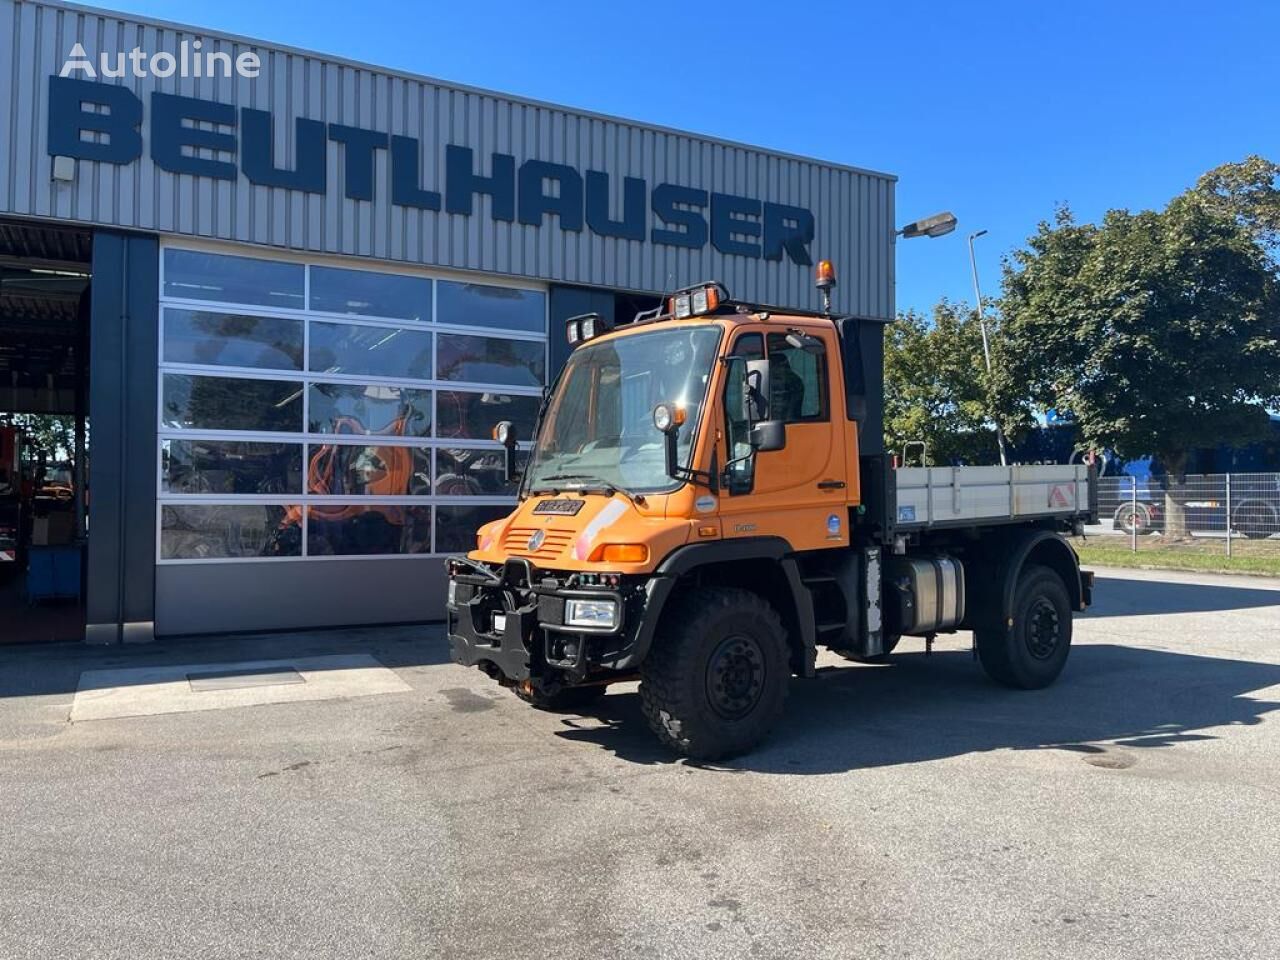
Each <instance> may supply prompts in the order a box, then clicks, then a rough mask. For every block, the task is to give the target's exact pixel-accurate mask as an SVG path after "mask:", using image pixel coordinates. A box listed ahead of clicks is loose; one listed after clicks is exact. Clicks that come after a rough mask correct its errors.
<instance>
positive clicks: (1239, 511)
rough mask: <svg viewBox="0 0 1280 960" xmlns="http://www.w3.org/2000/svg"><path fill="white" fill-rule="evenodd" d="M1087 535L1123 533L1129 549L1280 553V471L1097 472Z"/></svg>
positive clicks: (1119, 534)
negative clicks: (1176, 477) (1093, 522)
mask: <svg viewBox="0 0 1280 960" xmlns="http://www.w3.org/2000/svg"><path fill="white" fill-rule="evenodd" d="M1086 535H1088V536H1106V537H1112V536H1115V537H1125V538H1126V539H1127V541H1128V544H1129V546H1130V549H1132V550H1134V551H1138V550H1143V549H1183V550H1191V551H1196V552H1200V553H1218V552H1221V553H1225V554H1226V555H1227V556H1228V557H1230V556H1233V555H1235V554H1237V553H1259V552H1261V553H1266V554H1267V555H1268V556H1280V473H1213V474H1199V475H1194V476H1187V477H1186V478H1185V480H1184V482H1183V483H1182V484H1176V483H1174V482H1173V481H1172V480H1170V479H1169V478H1166V477H1146V478H1144V477H1101V478H1099V480H1098V524H1097V526H1093V527H1089V528H1088V529H1087V530H1086Z"/></svg>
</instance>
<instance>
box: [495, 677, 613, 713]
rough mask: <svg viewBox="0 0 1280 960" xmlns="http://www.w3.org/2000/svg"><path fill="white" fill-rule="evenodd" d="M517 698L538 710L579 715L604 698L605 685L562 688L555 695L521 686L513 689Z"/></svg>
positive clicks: (517, 685)
mask: <svg viewBox="0 0 1280 960" xmlns="http://www.w3.org/2000/svg"><path fill="white" fill-rule="evenodd" d="M511 689H512V690H514V691H515V694H516V696H517V697H519V698H520V699H521V700H523V701H524V702H525V703H527V704H529V705H530V706H533V707H535V708H536V709H538V710H546V711H548V712H550V713H577V712H579V711H581V710H585V709H586V708H588V707H590V706H591V705H592V704H594V703H596V702H597V701H598V700H599V699H600V698H601V697H603V696H604V692H605V685H604V684H603V683H597V684H593V685H591V686H586V687H561V688H560V689H559V690H557V691H556V692H555V693H544V692H543V691H542V690H539V689H537V688H536V687H530V688H528V689H525V688H524V687H521V686H520V685H519V684H516V685H515V686H514V687H512V688H511Z"/></svg>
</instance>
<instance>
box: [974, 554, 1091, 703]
mask: <svg viewBox="0 0 1280 960" xmlns="http://www.w3.org/2000/svg"><path fill="white" fill-rule="evenodd" d="M976 639H977V645H978V659H979V660H980V661H982V668H983V669H984V670H986V672H987V676H989V677H990V678H991V679H992V680H995V681H996V682H997V683H1003V684H1004V685H1005V686H1009V687H1018V688H1020V689H1023V690H1038V689H1040V688H1041V687H1047V686H1048V685H1049V684H1051V683H1053V681H1054V680H1056V679H1057V678H1058V674H1060V673H1061V672H1062V668H1063V667H1064V666H1065V665H1066V663H1067V655H1068V654H1069V653H1070V652H1071V601H1070V598H1069V597H1068V596H1067V587H1066V584H1064V583H1063V582H1062V578H1061V577H1060V576H1058V574H1057V573H1055V572H1054V571H1053V570H1051V569H1049V568H1048V567H1042V566H1039V565H1037V564H1028V565H1027V566H1026V567H1025V568H1023V570H1022V573H1021V575H1020V576H1019V577H1018V585H1017V587H1016V588H1015V589H1014V592H1013V626H1012V627H1011V628H1009V629H1005V628H1004V626H1003V625H1000V626H994V625H993V626H989V627H984V628H981V629H979V630H978V631H977V635H976Z"/></svg>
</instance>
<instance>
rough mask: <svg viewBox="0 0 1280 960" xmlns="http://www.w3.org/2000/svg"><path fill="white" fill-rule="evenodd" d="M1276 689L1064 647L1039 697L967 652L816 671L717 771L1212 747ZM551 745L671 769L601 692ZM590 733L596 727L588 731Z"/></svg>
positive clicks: (1186, 658) (1254, 671)
mask: <svg viewBox="0 0 1280 960" xmlns="http://www.w3.org/2000/svg"><path fill="white" fill-rule="evenodd" d="M1278 684H1280V664H1265V663H1254V662H1250V661H1245V660H1224V659H1218V658H1214V657H1199V656H1190V655H1186V654H1178V653H1167V652H1163V651H1158V650H1143V649H1137V648H1133V647H1121V646H1113V645H1109V644H1090V645H1083V646H1079V647H1076V648H1075V649H1074V650H1072V652H1071V660H1070V662H1069V663H1068V665H1067V669H1066V672H1065V673H1064V674H1063V675H1062V677H1061V679H1060V680H1059V681H1058V683H1057V684H1056V685H1054V686H1053V687H1050V688H1049V689H1047V690H1038V691H1026V690H1009V689H1006V688H1004V687H1000V686H997V685H995V684H994V683H992V682H991V681H989V680H988V679H987V678H986V677H985V675H984V674H983V673H982V670H981V668H980V667H979V666H978V664H976V663H974V662H973V659H972V656H971V655H970V654H969V653H968V652H967V651H947V652H939V653H934V654H932V655H930V656H926V655H925V654H924V653H918V654H913V653H908V654H902V655H900V656H898V657H896V658H895V659H894V661H893V662H892V663H890V664H888V665H884V666H854V665H851V666H848V667H836V668H830V669H826V670H823V671H820V672H819V674H818V677H817V678H816V679H814V680H793V681H792V685H791V695H790V697H789V698H788V702H787V712H786V716H785V717H784V718H783V721H782V723H781V724H780V726H779V729H777V730H776V731H775V732H774V734H773V736H772V737H771V738H770V739H769V740H768V741H767V742H766V743H765V744H764V745H763V746H762V747H761V748H759V749H757V750H756V751H755V752H754V753H752V754H750V755H748V756H745V757H741V758H738V759H737V760H733V761H730V762H728V763H726V764H724V765H723V766H724V767H726V768H728V769H732V770H755V771H759V772H763V773H786V774H821V773H836V772H842V771H846V770H852V769H859V768H871V767H882V766H895V765H899V764H908V763H919V762H922V761H926V760H938V759H943V758H946V757H954V756H960V755H963V754H970V753H981V752H985V751H988V750H1001V749H1015V750H1033V749H1040V748H1043V747H1066V748H1075V749H1081V750H1085V751H1088V750H1091V749H1094V748H1093V747H1092V746H1091V745H1093V744H1096V743H1098V742H1104V743H1112V742H1116V743H1118V744H1119V745H1120V746H1121V747H1124V748H1126V749H1132V750H1141V749H1158V748H1163V747H1171V746H1174V745H1176V744H1179V743H1185V742H1188V741H1193V740H1208V739H1214V738H1216V737H1217V734H1216V733H1215V732H1214V731H1213V728H1216V727H1222V726H1228V725H1251V724H1257V723H1260V722H1261V721H1262V719H1263V718H1264V717H1265V716H1266V715H1267V714H1268V713H1270V712H1271V711H1273V710H1275V709H1276V708H1277V707H1280V702H1274V701H1271V700H1267V699H1253V698H1252V697H1251V696H1250V694H1252V693H1254V692H1255V691H1259V690H1263V689H1265V688H1267V687H1272V686H1276V685H1278ZM563 723H564V729H563V730H562V731H560V733H559V735H560V736H561V737H563V738H565V739H568V740H574V741H578V742H583V743H591V744H595V745H597V746H599V747H601V748H603V749H605V750H609V751H611V752H612V753H614V754H616V755H617V756H619V757H621V758H623V759H626V760H630V761H633V762H636V763H669V762H673V758H672V756H671V755H670V754H668V753H667V752H666V751H664V750H663V749H662V748H661V747H659V746H658V744H657V742H656V741H655V739H654V738H653V736H652V734H651V733H650V732H649V729H648V727H647V726H646V725H645V721H644V718H643V717H642V716H641V714H640V702H639V697H638V696H637V695H636V694H634V693H621V692H613V693H610V695H609V696H607V697H605V698H604V700H603V701H602V702H601V705H600V707H599V708H598V709H597V710H595V711H593V712H592V715H591V717H590V718H587V719H583V720H577V719H575V718H572V717H566V718H564V719H563ZM601 723H603V725H601Z"/></svg>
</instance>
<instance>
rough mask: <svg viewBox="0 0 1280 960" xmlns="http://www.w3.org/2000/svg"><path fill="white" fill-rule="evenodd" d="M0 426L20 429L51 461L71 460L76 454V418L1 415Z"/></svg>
mask: <svg viewBox="0 0 1280 960" xmlns="http://www.w3.org/2000/svg"><path fill="white" fill-rule="evenodd" d="M0 425H3V426H15V427H17V428H18V429H20V430H21V431H22V433H23V435H24V436H26V438H27V439H28V440H29V441H30V442H31V443H32V444H33V445H34V446H35V447H36V449H38V450H43V451H44V452H45V454H46V455H47V456H48V457H49V458H50V460H51V461H57V460H66V459H69V458H70V457H71V456H72V455H73V454H74V452H75V448H76V418H75V417H71V416H64V415H61V414H47V413H0Z"/></svg>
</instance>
